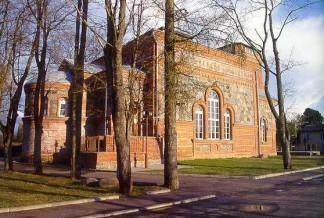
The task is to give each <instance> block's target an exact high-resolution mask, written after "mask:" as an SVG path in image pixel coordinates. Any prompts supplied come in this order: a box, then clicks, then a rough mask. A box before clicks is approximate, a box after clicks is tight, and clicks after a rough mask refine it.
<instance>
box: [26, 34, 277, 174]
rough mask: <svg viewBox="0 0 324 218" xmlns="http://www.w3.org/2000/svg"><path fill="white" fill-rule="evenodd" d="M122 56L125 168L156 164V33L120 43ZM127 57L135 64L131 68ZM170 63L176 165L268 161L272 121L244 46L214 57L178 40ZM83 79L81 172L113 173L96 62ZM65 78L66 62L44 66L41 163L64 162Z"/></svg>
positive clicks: (101, 70)
mask: <svg viewBox="0 0 324 218" xmlns="http://www.w3.org/2000/svg"><path fill="white" fill-rule="evenodd" d="M135 48H138V49H135ZM134 51H136V55H134ZM123 56H124V58H123V62H124V65H123V73H124V74H123V75H124V78H125V79H124V83H125V84H124V85H125V93H126V100H127V102H125V104H126V108H127V111H128V112H127V123H128V126H129V131H130V132H131V136H130V143H131V160H132V164H133V165H134V166H144V165H146V166H147V165H150V164H154V163H161V162H162V161H163V148H164V31H163V30H161V29H158V30H150V31H148V32H146V33H144V34H143V35H141V36H140V38H139V39H138V40H133V41H130V42H128V43H127V44H125V46H124V49H123ZM134 57H136V58H135V59H136V60H135V64H132V63H133V62H134ZM176 62H177V67H176V68H177V76H178V84H177V93H174V94H175V96H176V97H177V114H176V116H177V126H176V129H177V155H178V159H179V160H184V159H198V158H225V157H251V156H260V155H265V156H268V155H276V125H275V119H274V117H273V116H272V114H271V111H270V108H269V106H268V102H267V99H266V97H265V94H264V91H263V90H264V82H263V79H262V78H263V77H262V69H261V66H260V65H259V63H258V61H257V59H256V58H255V57H254V55H253V51H252V50H251V49H250V48H249V47H248V46H246V45H245V44H242V43H232V44H229V45H227V46H224V47H221V48H217V49H215V48H209V47H206V46H204V45H202V44H199V43H196V42H193V41H192V40H190V39H189V38H188V37H187V36H186V35H184V34H178V42H177V44H176ZM132 66H133V67H132ZM134 66H135V67H134ZM135 68H136V69H135ZM84 71H85V85H84V86H85V87H84V91H83V102H82V148H81V151H82V155H81V157H82V164H83V166H84V167H88V168H97V169H98V168H104V169H107V168H114V167H115V166H116V148H115V143H114V139H113V123H112V117H111V107H110V106H111V105H110V102H111V101H110V99H109V96H110V95H109V90H110V89H109V85H108V84H106V79H105V74H106V72H105V64H104V58H103V57H102V58H99V59H97V60H94V61H92V62H90V63H86V64H85V69H84ZM72 76H73V61H70V60H64V61H63V62H62V63H61V65H60V66H56V67H54V66H52V68H51V69H49V71H48V73H47V79H46V93H47V95H46V109H45V110H46V111H45V117H44V121H43V126H44V131H43V141H42V153H43V155H44V156H48V157H52V156H53V155H54V157H60V158H62V156H63V157H64V156H66V157H67V156H68V155H67V154H68V150H69V149H68V145H69V137H70V133H69V131H70V128H69V88H70V85H71V81H72V79H71V78H72ZM34 89H35V81H33V80H31V81H29V82H28V83H26V85H25V93H26V100H25V101H26V102H25V117H24V118H23V122H24V139H23V152H24V154H25V155H26V156H31V155H32V153H33V139H34V125H33V114H32V112H33V108H32V107H33V91H34ZM64 151H65V152H64ZM63 159H64V158H63Z"/></svg>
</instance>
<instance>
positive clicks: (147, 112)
mask: <svg viewBox="0 0 324 218" xmlns="http://www.w3.org/2000/svg"><path fill="white" fill-rule="evenodd" d="M151 116H152V112H149V111H143V117H144V118H145V124H146V128H145V136H146V140H145V160H144V164H145V168H148V153H147V137H148V119H149V117H151Z"/></svg>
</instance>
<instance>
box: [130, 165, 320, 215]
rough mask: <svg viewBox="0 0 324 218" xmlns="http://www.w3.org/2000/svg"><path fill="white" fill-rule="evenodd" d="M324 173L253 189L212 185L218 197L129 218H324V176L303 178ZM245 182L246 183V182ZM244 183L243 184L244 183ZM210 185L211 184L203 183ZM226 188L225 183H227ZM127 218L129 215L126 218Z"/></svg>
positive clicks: (284, 178) (296, 176)
mask: <svg viewBox="0 0 324 218" xmlns="http://www.w3.org/2000/svg"><path fill="white" fill-rule="evenodd" d="M323 173H324V170H318V171H314V172H307V173H299V174H294V175H289V176H282V177H276V178H272V179H265V180H260V181H259V182H262V183H263V184H262V185H261V184H259V185H258V184H256V183H255V182H254V181H251V184H250V185H251V187H250V188H249V187H246V189H245V190H242V189H239V188H238V187H240V186H241V185H242V183H241V182H240V181H237V183H236V184H235V183H229V184H228V185H229V186H232V187H233V189H232V191H229V190H228V188H229V187H225V188H224V191H222V190H221V187H216V186H210V187H209V189H210V192H211V193H216V196H217V197H216V198H213V199H209V200H204V201H199V202H194V203H189V204H182V205H177V206H172V207H167V208H161V209H157V210H152V211H141V212H140V213H136V214H132V215H127V217H197V218H198V217H307V218H309V217H319V218H322V217H324V177H321V178H316V179H311V180H308V181H304V180H303V178H305V177H308V176H313V175H318V174H323ZM244 182H245V181H244ZM244 182H243V183H244ZM201 185H208V184H203V183H202V184H201ZM224 185H226V184H224ZM124 217H126V216H124Z"/></svg>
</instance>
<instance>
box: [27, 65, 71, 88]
mask: <svg viewBox="0 0 324 218" xmlns="http://www.w3.org/2000/svg"><path fill="white" fill-rule="evenodd" d="M35 71H36V72H35ZM35 71H34V72H33V75H34V76H33V77H32V78H30V79H29V80H28V81H27V82H26V84H32V83H36V82H37V70H35ZM45 82H50V83H66V84H71V82H72V73H71V72H69V71H62V70H59V67H58V65H56V64H51V65H49V66H48V68H47V73H46V79H45Z"/></svg>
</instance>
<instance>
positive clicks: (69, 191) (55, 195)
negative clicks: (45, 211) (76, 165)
mask: <svg viewBox="0 0 324 218" xmlns="http://www.w3.org/2000/svg"><path fill="white" fill-rule="evenodd" d="M112 192H113V190H107V189H102V188H99V187H87V186H84V185H82V184H80V183H73V182H72V181H71V180H70V179H68V178H63V177H53V176H38V175H33V174H26V173H18V172H12V173H3V172H2V173H0V208H5V207H16V206H27V205H33V204H43V203H49V202H58V201H67V200H76V199H81V198H88V197H95V196H100V195H108V194H110V193H112Z"/></svg>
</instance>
